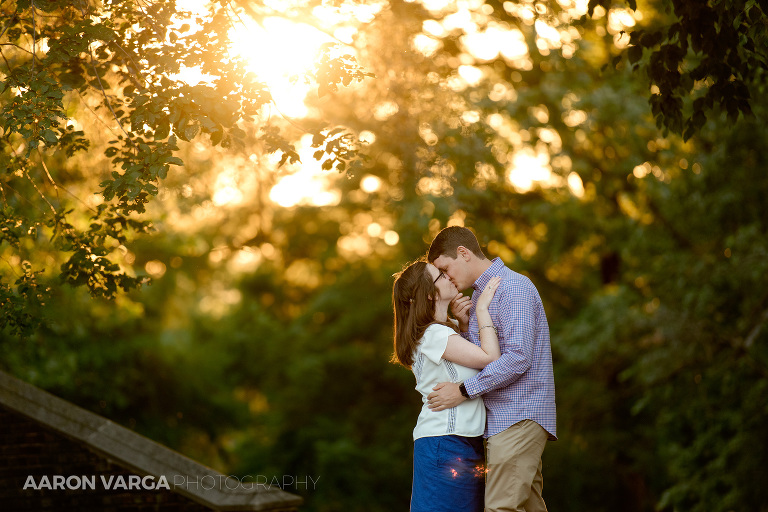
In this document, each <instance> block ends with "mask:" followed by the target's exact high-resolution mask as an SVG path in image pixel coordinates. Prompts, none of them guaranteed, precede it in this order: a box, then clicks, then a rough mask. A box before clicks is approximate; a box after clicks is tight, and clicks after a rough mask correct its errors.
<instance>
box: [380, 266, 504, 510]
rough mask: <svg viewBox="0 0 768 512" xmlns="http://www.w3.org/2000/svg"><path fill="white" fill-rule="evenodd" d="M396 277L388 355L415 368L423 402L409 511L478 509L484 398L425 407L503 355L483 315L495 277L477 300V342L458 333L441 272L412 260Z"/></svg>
mask: <svg viewBox="0 0 768 512" xmlns="http://www.w3.org/2000/svg"><path fill="white" fill-rule="evenodd" d="M395 277H396V278H395V284H394V287H393V290H392V301H393V303H394V311H395V326H394V328H395V336H394V338H395V339H394V344H395V354H394V356H393V358H392V361H393V362H395V363H400V364H402V365H403V366H405V367H406V368H409V369H411V370H412V371H413V374H414V375H415V376H416V390H417V391H418V392H419V393H421V400H422V403H423V406H422V409H421V414H419V418H418V420H417V422H416V428H414V430H413V439H414V444H413V489H412V492H411V512H440V511H446V512H448V511H450V512H459V511H461V512H482V510H483V492H484V478H483V477H484V472H483V464H484V458H483V440H482V437H481V436H482V434H483V431H484V430H485V406H484V405H483V401H482V399H480V398H478V399H475V400H466V401H464V402H462V403H461V404H460V405H458V406H457V407H454V408H453V409H447V410H444V411H439V412H435V411H432V410H430V409H429V408H428V406H427V395H428V394H429V393H430V392H431V391H432V388H433V387H434V386H435V385H436V384H437V383H438V382H446V381H451V382H463V381H464V380H465V379H468V378H469V377H471V376H473V375H475V374H476V373H478V370H480V369H482V368H484V367H485V365H487V364H489V363H491V362H492V361H495V360H496V359H498V358H499V356H500V355H501V354H500V351H499V340H498V338H497V336H496V331H495V328H494V327H493V323H492V322H491V316H490V314H489V313H488V305H489V304H490V302H491V299H492V298H493V294H494V293H495V292H496V288H497V287H498V285H499V282H500V278H498V277H494V278H493V279H491V281H490V282H489V283H488V285H487V286H486V288H485V289H484V290H483V293H482V294H481V295H480V298H479V300H478V301H477V306H476V314H477V319H478V321H479V324H480V325H481V326H482V327H481V329H480V340H481V347H478V346H477V345H474V344H472V343H471V342H469V341H467V340H465V339H464V338H462V337H461V336H459V334H458V333H457V329H456V326H455V324H454V323H453V322H450V321H449V320H448V306H449V304H450V303H451V300H452V299H453V298H455V297H456V296H457V295H458V294H459V291H458V290H457V289H456V287H455V286H454V285H453V283H452V282H451V280H450V279H448V277H447V276H445V274H443V273H442V272H440V271H439V270H437V268H436V267H435V266H434V265H432V264H430V263H427V262H425V261H417V262H415V263H412V264H411V265H410V266H408V267H407V268H406V269H405V270H403V271H402V272H400V273H399V274H397V275H396V276H395Z"/></svg>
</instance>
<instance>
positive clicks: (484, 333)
mask: <svg viewBox="0 0 768 512" xmlns="http://www.w3.org/2000/svg"><path fill="white" fill-rule="evenodd" d="M500 282H501V278H500V277H493V278H491V280H490V281H488V284H487V285H486V287H485V289H484V290H483V293H481V294H480V297H479V298H478V300H477V305H476V306H475V314H476V315H477V322H478V325H479V326H480V346H479V347H478V346H477V345H475V344H474V343H472V342H470V341H467V340H465V339H464V338H462V337H461V336H459V335H458V334H453V335H451V336H449V337H448V343H447V344H446V347H445V353H444V354H443V359H445V360H447V361H451V362H454V363H458V364H460V365H462V366H466V367H468V368H475V369H478V370H481V369H483V368H485V366H486V365H488V364H490V363H492V362H493V361H495V360H496V359H498V358H499V356H501V349H499V337H498V336H497V335H496V329H494V328H493V323H492V322H491V315H490V313H488V306H489V305H490V303H491V299H492V298H493V294H494V293H496V288H498V286H499V283H500Z"/></svg>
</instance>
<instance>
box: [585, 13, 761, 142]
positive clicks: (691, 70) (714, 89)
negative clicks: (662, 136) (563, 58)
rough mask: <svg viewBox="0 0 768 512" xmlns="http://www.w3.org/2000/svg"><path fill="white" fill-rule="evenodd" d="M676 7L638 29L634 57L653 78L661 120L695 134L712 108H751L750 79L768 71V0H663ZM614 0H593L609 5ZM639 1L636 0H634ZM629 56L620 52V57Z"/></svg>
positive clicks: (740, 111)
mask: <svg viewBox="0 0 768 512" xmlns="http://www.w3.org/2000/svg"><path fill="white" fill-rule="evenodd" d="M659 3H660V4H661V6H660V8H659V10H662V9H663V10H664V11H667V12H670V11H671V13H670V14H671V16H670V20H669V21H668V22H667V23H665V24H663V25H662V26H659V24H657V23H654V24H653V25H650V26H648V27H642V28H640V29H637V30H633V31H632V32H631V34H630V38H629V43H630V45H631V46H630V47H629V48H628V49H627V50H626V51H625V53H626V57H627V60H628V61H629V63H630V64H632V65H633V67H634V68H635V69H638V68H639V69H640V70H644V71H645V72H646V74H647V75H648V79H649V82H650V84H651V86H652V91H651V96H650V105H651V109H652V111H653V115H654V117H656V122H657V125H658V126H659V127H664V128H665V129H667V130H670V131H671V132H673V133H676V134H678V135H682V136H683V138H684V139H686V140H687V139H689V138H690V137H692V136H693V135H694V134H695V133H697V132H698V131H700V130H701V128H702V127H703V126H704V123H705V122H706V120H707V117H708V116H711V115H712V114H713V113H717V112H719V111H725V112H727V114H728V117H729V118H730V119H731V120H732V121H734V120H735V119H737V118H738V117H739V116H740V115H746V116H749V115H752V108H751V106H750V105H751V104H752V103H753V102H754V99H753V94H757V95H762V94H764V93H765V90H764V87H762V86H761V87H760V88H759V89H757V90H756V91H753V92H752V93H750V85H751V84H755V83H758V84H759V83H764V82H765V80H766V76H767V75H766V74H767V73H768V53H767V52H766V48H768V27H766V23H765V20H766V17H768V3H766V2H764V1H758V0H708V1H706V2H700V1H682V0H663V1H660V2H659ZM611 4H612V2H611V1H610V0H590V2H589V14H590V15H592V14H593V13H594V9H595V8H596V7H597V6H601V7H602V8H603V9H605V10H606V11H607V10H610V8H611ZM627 4H628V5H629V7H630V8H631V9H633V10H634V9H637V2H636V1H635V0H628V1H627ZM622 57H623V55H620V56H618V57H617V58H616V60H615V61H614V64H616V63H617V62H618V60H620V59H621V58H622Z"/></svg>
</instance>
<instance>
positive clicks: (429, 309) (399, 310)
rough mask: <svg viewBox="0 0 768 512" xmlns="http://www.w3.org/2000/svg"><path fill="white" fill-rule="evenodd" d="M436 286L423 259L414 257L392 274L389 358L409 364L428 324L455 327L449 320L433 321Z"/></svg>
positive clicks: (405, 364) (411, 362)
mask: <svg viewBox="0 0 768 512" xmlns="http://www.w3.org/2000/svg"><path fill="white" fill-rule="evenodd" d="M436 296H437V287H436V286H435V283H434V281H433V280H432V276H431V275H430V274H429V272H427V262H426V261H424V260H418V261H415V262H413V263H411V264H410V265H408V267H406V268H405V269H404V270H403V271H402V272H399V273H397V274H395V284H394V286H393V287H392V307H393V309H394V313H395V323H394V346H395V353H394V354H393V355H392V359H391V360H390V361H391V362H393V363H400V364H402V365H403V366H405V367H406V368H410V367H411V365H412V364H413V354H414V352H415V351H416V347H417V346H418V344H419V340H420V339H421V337H422V336H424V331H426V330H427V327H429V326H430V324H434V323H439V324H443V325H447V326H448V327H451V328H452V329H453V330H456V327H455V326H454V325H453V324H451V323H449V322H438V321H436V320H435V297H436Z"/></svg>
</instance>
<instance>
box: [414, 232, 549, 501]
mask: <svg viewBox="0 0 768 512" xmlns="http://www.w3.org/2000/svg"><path fill="white" fill-rule="evenodd" d="M427 259H428V260H429V261H430V262H431V263H432V264H433V265H435V267H437V269H438V270H439V271H441V272H442V273H444V274H445V275H446V276H447V277H448V278H449V279H450V280H451V281H452V282H453V284H454V285H456V288H457V289H459V290H465V289H468V288H469V287H470V286H471V287H472V288H474V292H473V294H472V298H471V299H470V298H469V297H465V296H463V295H461V294H459V295H457V297H456V299H454V304H453V306H452V310H453V312H454V315H455V316H456V317H457V319H458V320H459V327H460V329H461V331H462V336H464V337H465V338H467V339H468V340H470V341H472V342H473V343H475V344H478V345H479V344H480V335H479V332H480V329H488V328H490V329H493V328H495V329H496V330H497V332H498V336H499V343H500V345H501V352H502V355H501V357H500V358H499V359H498V360H496V361H494V362H493V363H491V364H489V365H488V366H486V367H485V369H483V370H482V371H481V372H480V373H479V374H477V375H476V376H475V377H472V378H470V379H467V380H466V381H464V382H463V383H460V384H459V383H451V382H443V383H440V384H438V385H437V386H435V387H434V391H433V392H432V393H431V394H430V395H429V396H428V397H427V398H428V401H429V407H430V408H431V409H433V410H435V411H441V410H444V409H449V408H452V407H456V406H457V405H458V404H460V403H461V402H462V401H464V400H466V399H468V398H475V397H477V396H481V395H482V397H483V400H484V402H485V407H486V409H487V412H488V414H487V423H486V429H485V434H484V437H485V438H486V466H487V474H486V488H485V510H486V512H497V511H525V512H539V511H546V510H547V507H546V505H545V504H544V499H543V498H542V496H541V492H542V487H543V479H542V474H541V454H542V453H543V451H544V445H545V444H546V442H547V440H548V439H549V440H556V439H557V437H556V430H555V381H554V376H553V373H552V352H551V348H550V345H549V326H548V325H547V317H546V315H545V313H544V308H543V306H542V304H541V298H540V297H539V292H538V291H537V290H536V287H535V286H534V285H533V283H531V281H530V279H528V278H527V277H525V276H523V275H521V274H518V273H517V272H513V271H512V270H510V269H509V268H507V267H506V266H505V265H504V263H503V262H502V261H501V259H499V258H496V259H494V260H493V261H491V260H489V259H487V258H486V257H485V255H484V254H483V252H482V250H481V249H480V245H479V244H478V242H477V238H476V237H475V235H474V234H473V233H472V232H471V231H470V230H469V229H467V228H464V227H458V226H452V227H448V228H445V229H443V230H442V231H440V233H438V235H437V236H436V237H435V239H434V240H433V241H432V245H431V246H430V248H429V253H428V255H427ZM493 276H499V277H501V278H502V282H501V284H500V285H499V287H498V289H497V291H496V294H495V296H494V298H493V301H492V302H491V305H490V307H489V312H490V313H491V318H492V319H493V324H494V325H491V326H488V325H478V324H477V317H476V316H475V314H474V304H475V303H476V301H477V298H478V297H479V296H480V293H481V292H482V291H483V288H484V287H485V285H486V283H488V280H490V279H491V278H492V277H493ZM470 313H471V314H470Z"/></svg>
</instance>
